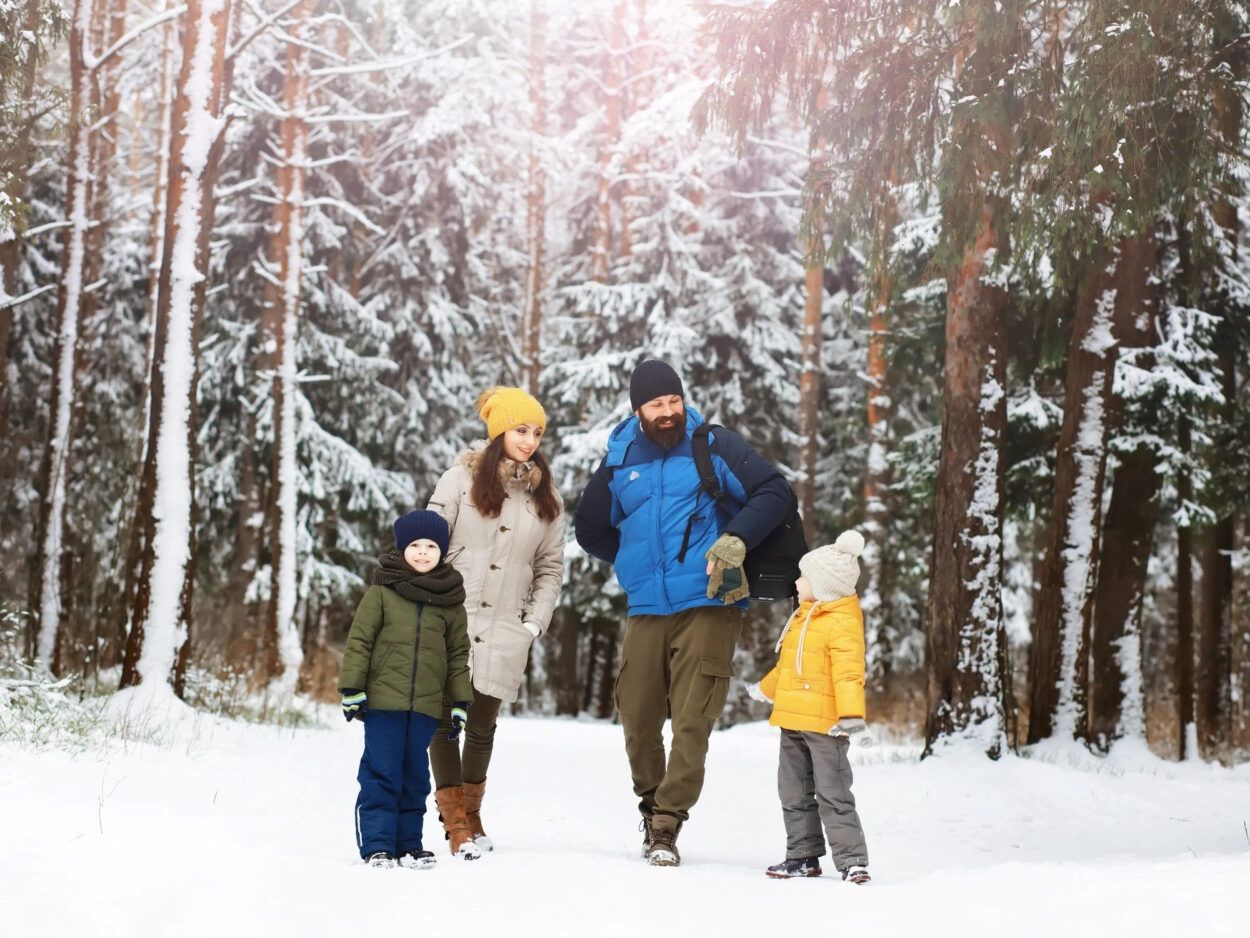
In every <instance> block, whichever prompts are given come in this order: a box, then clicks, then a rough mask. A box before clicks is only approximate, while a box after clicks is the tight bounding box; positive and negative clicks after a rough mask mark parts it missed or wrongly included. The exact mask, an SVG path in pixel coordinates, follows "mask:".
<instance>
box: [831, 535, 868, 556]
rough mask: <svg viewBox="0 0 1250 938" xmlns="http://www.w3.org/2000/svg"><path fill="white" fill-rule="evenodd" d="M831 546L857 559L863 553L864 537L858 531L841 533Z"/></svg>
mask: <svg viewBox="0 0 1250 938" xmlns="http://www.w3.org/2000/svg"><path fill="white" fill-rule="evenodd" d="M833 546H834V547H836V548H837V549H838V550H841V551H845V552H846V553H848V554H850V555H851V556H852V557H858V556H859V555H860V554H862V553H863V552H864V535H862V534H860V533H859V532H858V531H843V532H842V533H841V534H839V535H838V539H837V540H836V541H834V542H833Z"/></svg>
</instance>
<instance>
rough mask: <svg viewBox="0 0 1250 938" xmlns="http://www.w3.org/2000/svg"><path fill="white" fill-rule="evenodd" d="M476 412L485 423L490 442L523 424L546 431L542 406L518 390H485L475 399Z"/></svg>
mask: <svg viewBox="0 0 1250 938" xmlns="http://www.w3.org/2000/svg"><path fill="white" fill-rule="evenodd" d="M477 412H478V416H480V417H481V418H482V419H483V420H485V421H486V435H487V436H489V437H490V438H491V439H492V440H493V439H494V438H495V437H497V436H499V434H501V433H503V432H504V431H505V430H511V429H512V428H513V427H518V426H520V425H521V424H523V423H531V424H534V425H535V426H538V427H541V428H542V429H544V430H546V429H547V412H546V411H545V410H543V405H542V404H540V403H538V401H536V400H534V398H533V397H531V396H530V395H529V394H526V393H525V392H524V391H522V390H521V389H520V388H487V389H486V390H485V391H483V392H482V394H481V396H480V397H478V399H477Z"/></svg>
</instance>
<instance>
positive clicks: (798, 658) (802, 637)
mask: <svg viewBox="0 0 1250 938" xmlns="http://www.w3.org/2000/svg"><path fill="white" fill-rule="evenodd" d="M819 605H820V603H818V602H814V603H812V605H811V608H810V609H808V610H807V615H806V616H804V617H803V625H802V628H801V629H800V630H799V648H798V652H797V653H796V655H795V662H794V666H795V670H796V671H797V672H798V674H799V676H800V677H802V675H803V643H804V642H805V641H807V624H808V623H809V622H811V621H812V613H813V612H815V611H816V607H817V606H819ZM798 614H799V611H798V610H797V609H796V610H794V612H793V613H792V614H791V616H790V618H789V619H787V620H786V627H785V628H784V629H782V630H781V638H779V639H777V645H776V647H775V648H773V651H774V652H776V653H777V654H780V653H781V643H782V642H784V641H785V640H786V633H787V632H789V631H790V625H791V623H792V622H794V620H795V617H796V616H798Z"/></svg>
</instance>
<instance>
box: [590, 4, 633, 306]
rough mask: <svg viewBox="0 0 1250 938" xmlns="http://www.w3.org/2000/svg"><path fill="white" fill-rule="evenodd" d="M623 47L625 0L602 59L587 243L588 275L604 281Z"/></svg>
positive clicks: (617, 8) (607, 266) (609, 264)
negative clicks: (595, 182)
mask: <svg viewBox="0 0 1250 938" xmlns="http://www.w3.org/2000/svg"><path fill="white" fill-rule="evenodd" d="M624 51H625V0H617V3H616V6H615V7H614V8H613V10H612V26H611V31H610V33H609V37H608V56H607V59H606V61H605V62H604V69H603V79H602V81H603V87H604V96H605V101H604V126H603V131H602V134H601V135H600V138H599V160H598V162H599V191H598V195H597V196H596V197H595V229H594V239H593V241H592V242H591V247H590V279H591V280H597V281H599V282H600V283H607V281H608V275H609V274H610V273H611V270H612V183H613V178H612V177H613V172H614V171H615V169H614V167H615V164H616V152H617V146H618V144H619V142H620V136H621V79H622V75H621V72H622V65H621V56H622V54H623V53H624Z"/></svg>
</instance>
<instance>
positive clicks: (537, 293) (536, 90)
mask: <svg viewBox="0 0 1250 938" xmlns="http://www.w3.org/2000/svg"><path fill="white" fill-rule="evenodd" d="M546 45H547V11H546V0H530V61H529V80H530V135H531V138H532V139H531V142H530V155H529V194H528V196H527V199H526V204H525V233H526V238H527V240H528V241H529V248H530V256H529V269H528V270H527V271H526V275H525V309H524V311H523V312H522V316H523V317H524V321H523V328H522V330H521V384H522V386H524V388H525V389H526V390H527V391H529V393H530V394H537V393H538V371H539V366H538V362H539V355H540V346H541V343H540V342H539V337H540V336H541V334H542V320H543V308H542V298H543V242H544V241H545V240H546V221H547V180H546V176H545V175H544V173H543V165H542V154H541V152H540V149H539V148H540V146H541V145H542V141H543V139H544V138H545V137H546V134H547V86H546V82H547V78H546V65H545V63H546Z"/></svg>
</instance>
